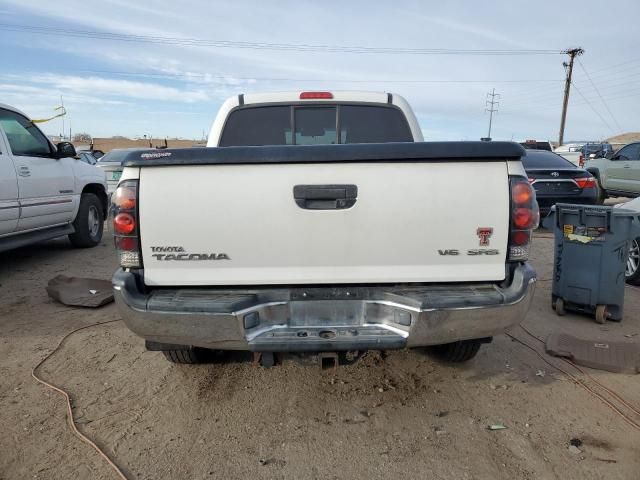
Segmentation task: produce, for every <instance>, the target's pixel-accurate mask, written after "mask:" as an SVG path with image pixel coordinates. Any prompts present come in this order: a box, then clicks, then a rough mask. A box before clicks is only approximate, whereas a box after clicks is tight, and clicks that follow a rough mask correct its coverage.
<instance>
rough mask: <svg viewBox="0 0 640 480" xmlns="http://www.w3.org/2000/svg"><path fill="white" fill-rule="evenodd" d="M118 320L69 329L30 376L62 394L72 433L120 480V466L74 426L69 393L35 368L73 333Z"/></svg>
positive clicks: (124, 478)
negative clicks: (88, 446) (104, 462)
mask: <svg viewBox="0 0 640 480" xmlns="http://www.w3.org/2000/svg"><path fill="white" fill-rule="evenodd" d="M119 321H120V320H109V321H107V322H99V323H93V324H91V325H85V326H84V327H80V328H76V329H75V330H71V331H70V332H69V333H67V334H66V335H65V336H64V337H62V339H61V340H60V342H58V346H57V347H56V348H54V349H53V350H52V351H51V352H50V353H49V354H48V355H47V356H46V357H44V358H43V359H42V360H40V362H38V364H37V365H36V366H35V367H33V369H31V376H32V377H33V378H34V379H35V380H36V381H37V382H39V383H41V384H42V385H44V386H46V387H48V388H50V389H52V390H55V391H56V392H58V393H59V394H61V395H62V396H64V398H65V400H66V401H67V419H68V421H69V426H70V427H71V430H72V431H73V433H74V434H75V435H76V436H77V437H79V438H80V439H81V440H82V441H83V442H85V443H88V444H89V445H90V446H91V447H93V449H94V450H95V451H96V452H98V454H99V455H100V456H101V457H102V458H103V459H104V460H105V461H106V462H107V463H108V464H109V466H110V467H111V468H112V469H113V470H114V471H115V472H116V474H117V475H118V477H119V478H120V479H121V480H127V477H126V476H125V474H124V473H122V470H120V468H119V467H118V466H117V465H116V464H115V463H114V462H113V461H112V460H111V459H110V458H109V456H108V455H107V454H106V453H104V452H103V451H102V450H101V449H100V447H98V445H96V444H95V443H94V442H93V441H92V440H91V439H89V438H88V437H87V436H86V435H84V434H83V433H82V432H80V430H78V428H77V427H76V423H75V419H74V417H73V409H72V408H71V397H70V396H69V394H68V393H67V392H65V391H64V390H63V389H62V388H60V387H57V386H55V385H53V384H51V383H49V382H47V381H46V380H43V379H42V378H41V377H38V374H37V370H38V368H40V367H41V366H42V365H43V364H44V362H46V361H47V360H48V359H49V358H50V357H51V356H52V355H53V354H54V353H56V352H57V351H58V350H59V349H60V347H61V346H62V344H63V343H64V341H65V340H66V339H67V338H69V337H70V336H71V335H73V334H74V333H76V332H78V331H80V330H84V329H85V328H91V327H97V326H98V325H105V324H107V323H114V322H119Z"/></svg>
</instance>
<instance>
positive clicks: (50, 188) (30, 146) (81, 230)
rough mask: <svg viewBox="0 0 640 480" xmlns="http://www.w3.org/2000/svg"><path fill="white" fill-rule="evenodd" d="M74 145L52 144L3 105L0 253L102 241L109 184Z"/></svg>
mask: <svg viewBox="0 0 640 480" xmlns="http://www.w3.org/2000/svg"><path fill="white" fill-rule="evenodd" d="M75 156H76V151H75V148H74V147H73V145H72V144H71V143H69V142H60V143H58V144H57V146H54V145H53V144H52V143H51V142H50V141H49V139H48V138H47V137H46V136H45V135H44V134H43V133H42V132H41V131H40V129H39V128H38V127H37V126H36V125H35V124H34V123H33V122H31V120H29V118H28V117H27V116H26V115H25V114H24V113H22V112H21V111H20V110H17V109H15V108H13V107H10V106H8V105H3V104H0V251H4V250H9V249H12V248H16V247H21V246H23V245H28V244H30V243H35V242H39V241H42V240H48V239H51V238H55V237H60V236H64V235H68V236H69V240H70V241H71V243H72V244H73V245H74V246H76V247H93V246H95V245H97V244H98V243H100V240H101V239H102V230H103V226H104V220H105V218H106V217H105V215H106V212H107V201H108V200H107V193H106V189H107V185H106V181H105V178H104V173H102V172H101V171H100V169H99V168H97V167H95V166H92V165H89V164H87V163H85V162H83V161H81V160H78V159H77V158H74V157H75Z"/></svg>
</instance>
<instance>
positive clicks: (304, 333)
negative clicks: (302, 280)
mask: <svg viewBox="0 0 640 480" xmlns="http://www.w3.org/2000/svg"><path fill="white" fill-rule="evenodd" d="M535 282H536V275H535V272H534V271H533V269H532V268H531V267H530V266H529V265H528V264H521V265H518V266H517V267H515V268H514V270H513V272H512V274H511V275H510V281H509V282H508V285H503V286H498V285H495V284H437V285H427V286H425V285H404V286H388V287H385V286H375V287H368V286H353V287H352V286H338V287H334V286H326V287H313V288H305V287H298V286H295V287H291V288H256V289H246V288H245V289H222V288H220V289H217V288H216V289H213V288H211V289H185V288H180V289H168V288H162V289H155V290H152V291H150V292H149V293H145V292H144V290H143V288H141V287H142V279H141V277H140V276H139V275H138V274H136V273H132V272H126V271H123V270H119V271H117V272H116V273H115V275H114V276H113V289H114V295H115V300H116V304H117V306H118V308H119V310H120V313H121V315H122V318H123V319H124V322H125V323H126V325H127V326H128V327H129V328H130V329H131V330H132V331H133V332H134V333H136V334H137V335H139V336H141V337H143V338H144V339H146V340H148V341H151V342H158V343H164V344H174V345H192V346H198V347H205V348H213V349H220V350H252V351H263V352H269V351H271V352H285V351H289V352H291V351H315V352H321V351H338V350H367V349H380V350H387V349H395V348H404V347H418V346H427V345H440V344H444V343H450V342H454V341H457V340H468V339H475V338H486V337H491V336H494V335H497V334H499V333H502V332H504V331H506V330H508V329H510V328H511V327H513V326H514V325H518V324H519V323H520V322H522V321H523V320H524V317H525V315H526V313H527V311H528V310H529V305H530V303H531V299H532V298H533V293H534V289H535Z"/></svg>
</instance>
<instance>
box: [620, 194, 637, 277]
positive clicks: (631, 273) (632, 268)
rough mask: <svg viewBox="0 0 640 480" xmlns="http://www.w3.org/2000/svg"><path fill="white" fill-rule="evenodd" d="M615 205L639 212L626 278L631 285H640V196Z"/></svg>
mask: <svg viewBox="0 0 640 480" xmlns="http://www.w3.org/2000/svg"><path fill="white" fill-rule="evenodd" d="M615 207H621V208H626V209H629V210H633V211H635V212H638V216H639V217H638V218H636V219H635V220H634V229H635V235H634V237H633V238H632V239H631V242H630V244H629V258H628V259H627V268H626V269H625V272H624V273H625V278H626V280H627V283H629V284H631V285H640V197H638V198H634V199H633V200H631V201H629V202H626V203H619V204H617V205H615Z"/></svg>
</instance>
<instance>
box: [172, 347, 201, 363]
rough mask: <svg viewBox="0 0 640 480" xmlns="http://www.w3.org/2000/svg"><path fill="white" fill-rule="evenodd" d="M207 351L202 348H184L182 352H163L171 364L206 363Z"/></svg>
mask: <svg viewBox="0 0 640 480" xmlns="http://www.w3.org/2000/svg"><path fill="white" fill-rule="evenodd" d="M205 352H206V351H205V350H203V349H200V348H184V349H180V350H163V351H162V353H163V354H164V358H166V359H167V360H169V361H170V362H171V363H184V364H194V363H204V362H205V361H206V359H207V356H206V354H205Z"/></svg>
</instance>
